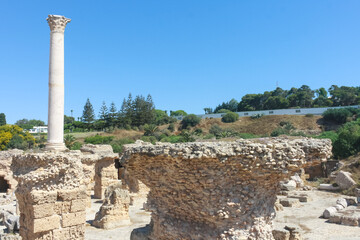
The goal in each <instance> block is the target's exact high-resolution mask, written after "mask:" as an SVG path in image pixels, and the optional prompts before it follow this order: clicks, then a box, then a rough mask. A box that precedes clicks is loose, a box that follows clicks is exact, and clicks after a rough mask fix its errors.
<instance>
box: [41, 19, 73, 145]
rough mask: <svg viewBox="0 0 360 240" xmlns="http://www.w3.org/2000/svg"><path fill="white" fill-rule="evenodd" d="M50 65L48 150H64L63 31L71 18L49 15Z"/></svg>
mask: <svg viewBox="0 0 360 240" xmlns="http://www.w3.org/2000/svg"><path fill="white" fill-rule="evenodd" d="M47 21H48V24H49V26H50V30H51V32H50V66H49V107H48V139H47V145H46V148H47V149H48V150H59V151H61V150H64V149H66V147H65V144H64V31H65V26H66V24H67V23H68V22H70V21H71V20H70V19H68V18H66V17H64V16H59V15H49V17H48V18H47Z"/></svg>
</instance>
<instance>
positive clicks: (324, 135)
mask: <svg viewBox="0 0 360 240" xmlns="http://www.w3.org/2000/svg"><path fill="white" fill-rule="evenodd" d="M315 138H320V139H324V138H328V139H330V140H331V142H332V143H334V142H335V141H336V139H337V138H338V134H337V133H336V132H334V131H326V132H322V133H321V134H320V135H319V136H316V137H315Z"/></svg>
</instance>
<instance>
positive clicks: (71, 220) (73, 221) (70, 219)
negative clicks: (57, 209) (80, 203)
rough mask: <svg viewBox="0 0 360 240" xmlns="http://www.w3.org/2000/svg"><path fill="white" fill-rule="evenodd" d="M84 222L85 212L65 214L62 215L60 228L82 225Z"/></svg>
mask: <svg viewBox="0 0 360 240" xmlns="http://www.w3.org/2000/svg"><path fill="white" fill-rule="evenodd" d="M85 221H86V214H85V212H75V213H65V214H63V215H62V219H61V226H62V227H63V228H64V227H70V226H76V225H81V224H84V223H85Z"/></svg>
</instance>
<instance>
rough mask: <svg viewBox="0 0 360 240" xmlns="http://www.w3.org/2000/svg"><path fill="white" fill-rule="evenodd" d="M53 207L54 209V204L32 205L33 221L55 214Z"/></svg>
mask: <svg viewBox="0 0 360 240" xmlns="http://www.w3.org/2000/svg"><path fill="white" fill-rule="evenodd" d="M54 207H55V203H44V204H40V205H33V206H32V211H33V217H34V218H35V219H37V218H44V217H50V216H52V215H54V213H55V212H54Z"/></svg>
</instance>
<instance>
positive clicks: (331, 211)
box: [323, 207, 337, 219]
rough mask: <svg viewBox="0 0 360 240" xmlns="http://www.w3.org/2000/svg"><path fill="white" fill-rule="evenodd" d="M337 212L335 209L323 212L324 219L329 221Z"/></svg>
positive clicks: (327, 209) (331, 208)
mask: <svg viewBox="0 0 360 240" xmlns="http://www.w3.org/2000/svg"><path fill="white" fill-rule="evenodd" d="M336 212H337V209H336V208H335V207H328V208H326V209H325V210H324V212H323V217H324V218H326V219H329V218H330V217H331V216H333V215H334V214H335V213H336Z"/></svg>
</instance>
